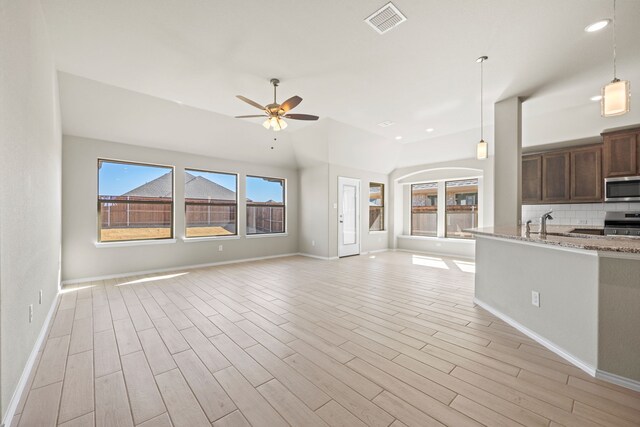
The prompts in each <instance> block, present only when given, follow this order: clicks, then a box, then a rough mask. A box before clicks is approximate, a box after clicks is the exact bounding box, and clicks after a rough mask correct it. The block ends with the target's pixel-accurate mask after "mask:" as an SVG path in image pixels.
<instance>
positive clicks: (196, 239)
mask: <svg viewBox="0 0 640 427" xmlns="http://www.w3.org/2000/svg"><path fill="white" fill-rule="evenodd" d="M238 239H240V236H238V235H233V236H203V237H183V238H182V241H183V242H185V243H195V242H207V241H212V240H213V241H216V240H238Z"/></svg>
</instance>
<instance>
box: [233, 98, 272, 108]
mask: <svg viewBox="0 0 640 427" xmlns="http://www.w3.org/2000/svg"><path fill="white" fill-rule="evenodd" d="M236 98H238V99H240V100H242V101H244V102H246V103H247V104H249V105H253V106H254V107H256V108H259V109H260V110H264V109H265V108H264V107H263V106H262V105H260V104H258V103H257V102H256V101H252V100H250V99H249V98H245V97H244V96H242V95H236Z"/></svg>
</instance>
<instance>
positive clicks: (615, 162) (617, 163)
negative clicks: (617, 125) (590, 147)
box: [604, 133, 638, 178]
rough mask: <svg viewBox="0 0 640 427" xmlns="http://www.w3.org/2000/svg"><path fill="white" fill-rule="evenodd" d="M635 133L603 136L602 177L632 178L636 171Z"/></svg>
mask: <svg viewBox="0 0 640 427" xmlns="http://www.w3.org/2000/svg"><path fill="white" fill-rule="evenodd" d="M637 145H638V143H637V133H623V134H618V135H605V136H604V176H605V178H609V177H612V176H632V175H635V174H636V173H637V171H638V165H637V163H638V157H637V156H638V154H637V151H636V150H637V148H638V147H637Z"/></svg>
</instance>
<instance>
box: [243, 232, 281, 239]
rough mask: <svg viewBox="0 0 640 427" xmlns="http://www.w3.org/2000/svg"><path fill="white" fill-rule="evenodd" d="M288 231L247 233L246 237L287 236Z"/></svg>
mask: <svg viewBox="0 0 640 427" xmlns="http://www.w3.org/2000/svg"><path fill="white" fill-rule="evenodd" d="M288 235H289V234H288V233H270V234H269V233H267V234H247V236H246V237H247V239H261V238H263V237H287V236H288Z"/></svg>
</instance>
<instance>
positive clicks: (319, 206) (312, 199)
mask: <svg viewBox="0 0 640 427" xmlns="http://www.w3.org/2000/svg"><path fill="white" fill-rule="evenodd" d="M299 175H300V190H299V193H300V218H299V222H300V233H299V241H298V249H299V251H300V252H301V253H304V254H309V255H314V256H319V257H327V256H328V254H329V230H328V223H329V210H330V206H329V187H328V185H329V165H328V164H323V165H320V166H315V167H310V168H305V169H300V171H299Z"/></svg>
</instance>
